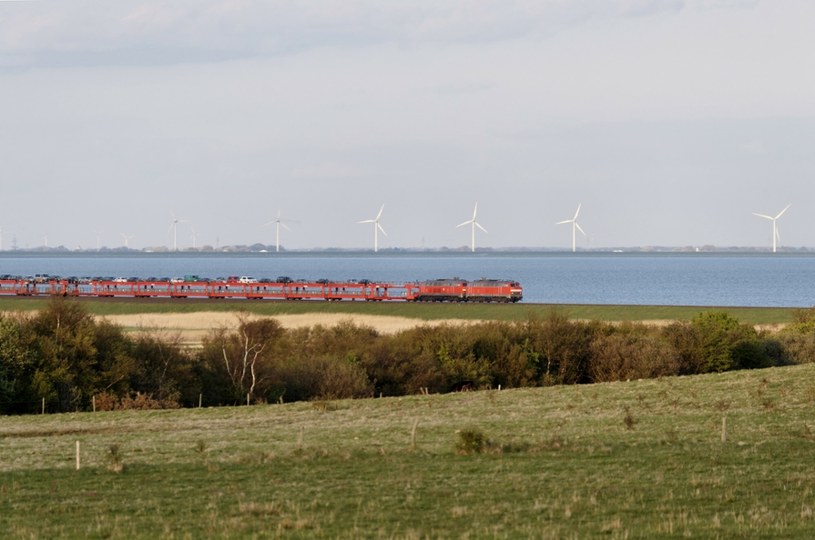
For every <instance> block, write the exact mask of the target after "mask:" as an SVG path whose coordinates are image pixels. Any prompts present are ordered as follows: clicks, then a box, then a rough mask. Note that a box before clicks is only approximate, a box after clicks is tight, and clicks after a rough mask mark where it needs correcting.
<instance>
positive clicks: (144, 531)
mask: <svg viewBox="0 0 815 540" xmlns="http://www.w3.org/2000/svg"><path fill="white" fill-rule="evenodd" d="M813 408H815V365H805V366H795V367H788V368H775V369H769V370H762V371H751V372H738V373H726V374H722V375H706V376H696V377H679V378H665V379H659V380H648V381H634V382H629V383H613V384H599V385H591V386H569V387H552V388H542V389H525V390H504V391H483V392H472V393H459V394H449V395H441V396H438V395H432V396H411V397H404V398H392V399H371V400H359V401H336V402H315V403H294V404H286V405H268V406H253V407H238V408H218V409H191V410H180V411H156V412H136V411H129V412H110V413H81V414H63V415H44V416H28V417H5V418H0V456H2V459H0V530H2V531H3V535H4V537H7V538H53V537H105V538H133V537H143V538H152V537H158V536H161V537H164V538H172V537H181V538H183V537H189V538H202V537H213V536H216V537H233V538H238V537H240V538H243V537H251V536H253V535H257V536H263V537H268V536H275V535H276V534H279V535H281V536H284V537H294V538H296V537H301V538H313V537H323V538H359V537H385V538H424V537H434V538H435V537H442V538H446V537H516V538H526V537H536V538H587V537H595V536H596V537H610V538H634V537H637V538H660V537H677V536H696V537H706V538H707V537H722V538H732V537H762V538H772V537H776V538H791V537H801V538H804V537H809V536H810V535H811V532H812V530H813V528H815V493H814V492H813V486H815V469H813V468H812V466H811V458H812V455H813V451H815V420H813V418H814V417H813V414H812V413H813ZM723 418H726V437H725V440H723V429H722V427H723ZM414 426H415V437H413V434H412V433H413V429H414ZM467 429H473V430H480V431H481V432H483V434H484V435H486V437H487V438H488V439H490V441H491V442H488V443H485V445H484V449H485V450H486V451H485V452H484V453H478V454H473V455H459V454H457V453H456V452H455V448H456V444H457V443H458V442H460V441H461V436H460V434H459V431H460V430H467ZM75 441H80V442H81V449H82V469H81V470H80V471H76V470H75V465H74V453H75ZM117 471H118V472H117Z"/></svg>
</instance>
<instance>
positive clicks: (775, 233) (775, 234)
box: [753, 203, 792, 253]
mask: <svg viewBox="0 0 815 540" xmlns="http://www.w3.org/2000/svg"><path fill="white" fill-rule="evenodd" d="M790 206H792V203H790V204H788V205H787V206H785V207H784V209H783V210H781V211H780V212H778V214H776V216H775V217H773V216H768V215H766V214H756V213H755V212H753V215H754V216H758V217H760V218H764V219H769V220H770V221H772V222H773V253H775V250H776V247H777V243H778V241H779V240H781V236H780V235H779V234H778V223H776V222H777V221H778V218H780V217H781V216H783V215H784V212H786V211H787V210H788V209H789V207H790Z"/></svg>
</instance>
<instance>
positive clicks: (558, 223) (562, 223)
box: [555, 219, 574, 225]
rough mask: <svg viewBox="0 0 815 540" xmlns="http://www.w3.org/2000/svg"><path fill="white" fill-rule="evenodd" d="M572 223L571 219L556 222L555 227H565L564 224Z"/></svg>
mask: <svg viewBox="0 0 815 540" xmlns="http://www.w3.org/2000/svg"><path fill="white" fill-rule="evenodd" d="M573 221H574V220H573V219H566V220H564V221H558V222H557V223H555V225H565V224H566V223H571V222H573Z"/></svg>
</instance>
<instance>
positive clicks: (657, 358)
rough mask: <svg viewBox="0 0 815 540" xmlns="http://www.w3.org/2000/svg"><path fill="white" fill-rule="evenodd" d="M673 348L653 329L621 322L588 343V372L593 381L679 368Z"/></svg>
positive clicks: (641, 376)
mask: <svg viewBox="0 0 815 540" xmlns="http://www.w3.org/2000/svg"><path fill="white" fill-rule="evenodd" d="M679 365H680V362H679V357H678V355H677V353H676V350H675V349H674V348H673V347H672V346H671V345H670V343H668V341H667V340H666V339H663V338H662V337H661V335H660V333H659V332H658V331H657V330H654V329H651V328H648V327H646V326H644V325H632V324H625V325H623V326H622V327H620V328H619V329H616V330H615V331H614V332H613V333H610V334H601V335H598V336H597V337H595V339H594V340H593V341H592V344H591V362H590V364H589V376H590V378H591V380H592V381H593V382H607V381H625V380H630V379H648V378H655V377H661V376H667V375H676V374H677V373H678V372H679Z"/></svg>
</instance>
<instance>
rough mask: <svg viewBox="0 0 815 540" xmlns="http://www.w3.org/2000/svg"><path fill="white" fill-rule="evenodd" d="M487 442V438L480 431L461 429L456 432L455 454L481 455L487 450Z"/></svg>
mask: <svg viewBox="0 0 815 540" xmlns="http://www.w3.org/2000/svg"><path fill="white" fill-rule="evenodd" d="M487 442H488V441H487V437H486V436H485V435H484V432H482V431H481V430H478V429H472V428H469V429H462V430H461V431H459V432H458V440H457V441H456V454H458V455H461V456H469V455H472V454H482V453H484V451H485V450H486V448H487Z"/></svg>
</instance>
